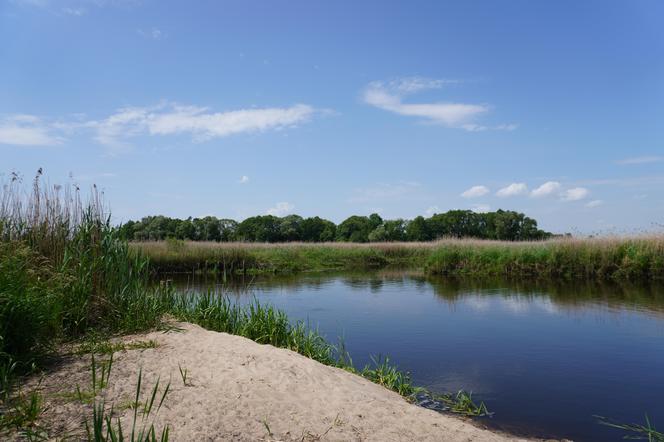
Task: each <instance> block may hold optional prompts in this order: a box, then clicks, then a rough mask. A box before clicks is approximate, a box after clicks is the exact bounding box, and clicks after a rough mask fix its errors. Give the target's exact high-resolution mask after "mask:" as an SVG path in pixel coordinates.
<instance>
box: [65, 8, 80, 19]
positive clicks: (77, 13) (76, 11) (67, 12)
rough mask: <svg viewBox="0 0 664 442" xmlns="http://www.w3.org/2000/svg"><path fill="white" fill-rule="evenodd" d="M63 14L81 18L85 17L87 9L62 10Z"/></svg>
mask: <svg viewBox="0 0 664 442" xmlns="http://www.w3.org/2000/svg"><path fill="white" fill-rule="evenodd" d="M62 12H63V13H64V14H67V15H73V16H76V17H81V16H83V15H85V9H83V8H62Z"/></svg>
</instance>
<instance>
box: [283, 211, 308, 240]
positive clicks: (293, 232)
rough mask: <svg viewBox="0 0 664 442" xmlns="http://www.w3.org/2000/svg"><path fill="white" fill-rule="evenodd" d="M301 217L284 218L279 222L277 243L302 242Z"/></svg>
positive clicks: (290, 216) (289, 216)
mask: <svg viewBox="0 0 664 442" xmlns="http://www.w3.org/2000/svg"><path fill="white" fill-rule="evenodd" d="M302 221H303V219H302V217H301V216H299V215H288V216H284V217H283V218H281V219H280V220H279V241H301V240H302Z"/></svg>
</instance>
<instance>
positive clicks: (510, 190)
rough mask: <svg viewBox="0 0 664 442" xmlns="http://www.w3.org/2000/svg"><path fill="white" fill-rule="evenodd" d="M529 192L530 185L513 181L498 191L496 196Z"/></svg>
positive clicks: (505, 196)
mask: <svg viewBox="0 0 664 442" xmlns="http://www.w3.org/2000/svg"><path fill="white" fill-rule="evenodd" d="M527 193H528V186H527V185H526V183H512V184H510V185H509V186H506V187H503V188H502V189H500V190H498V192H496V196H499V197H501V198H507V197H510V196H517V195H525V194H527Z"/></svg>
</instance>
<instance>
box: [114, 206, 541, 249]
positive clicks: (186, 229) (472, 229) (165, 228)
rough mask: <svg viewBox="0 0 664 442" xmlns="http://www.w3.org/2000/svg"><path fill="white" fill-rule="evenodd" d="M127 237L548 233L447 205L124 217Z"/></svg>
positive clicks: (499, 236) (518, 219) (345, 238)
mask: <svg viewBox="0 0 664 442" xmlns="http://www.w3.org/2000/svg"><path fill="white" fill-rule="evenodd" d="M119 232H120V235H121V236H122V237H123V238H124V239H127V240H135V241H158V240H163V239H166V238H177V239H186V240H192V241H218V242H219V241H224V242H228V241H248V242H290V241H304V242H328V241H342V242H358V243H363V242H378V241H431V240H434V239H438V238H444V237H454V238H480V239H496V240H506V241H521V240H542V239H547V238H549V237H551V236H552V234H551V233H549V232H545V231H543V230H540V229H539V228H538V227H537V221H535V220H534V219H532V218H529V217H527V216H525V215H524V214H523V213H518V212H514V211H510V210H497V211H495V212H486V213H476V212H473V211H471V210H450V211H448V212H445V213H437V214H435V215H433V216H431V217H429V218H425V217H423V216H418V217H416V218H414V219H412V220H405V219H393V220H385V219H383V218H382V217H381V216H380V215H378V214H377V213H373V214H371V215H369V216H359V215H354V216H351V217H349V218H347V219H345V220H344V221H343V222H342V223H340V224H338V225H337V224H335V223H333V222H332V221H329V220H326V219H323V218H320V217H318V216H314V217H309V218H303V217H301V216H299V215H288V216H284V217H277V216H273V215H259V216H252V217H250V218H247V219H245V220H244V221H242V222H237V221H235V220H232V219H219V218H216V217H213V216H206V217H204V218H191V217H189V218H187V219H177V218H169V217H166V216H161V215H159V216H147V217H144V218H143V219H141V220H140V221H128V222H127V223H125V224H123V225H121V226H120V227H119Z"/></svg>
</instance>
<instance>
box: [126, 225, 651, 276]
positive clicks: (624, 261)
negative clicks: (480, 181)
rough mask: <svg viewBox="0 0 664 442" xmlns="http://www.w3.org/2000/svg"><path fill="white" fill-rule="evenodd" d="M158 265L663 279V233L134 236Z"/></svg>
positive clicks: (135, 247) (231, 270) (165, 269)
mask: <svg viewBox="0 0 664 442" xmlns="http://www.w3.org/2000/svg"><path fill="white" fill-rule="evenodd" d="M130 247H131V250H132V251H134V252H136V253H138V254H141V255H143V256H146V257H148V258H149V259H150V265H151V268H152V269H153V271H156V272H160V273H171V272H173V273H175V272H219V273H222V274H227V275H232V274H236V273H297V272H311V271H329V270H344V269H376V268H385V267H390V266H399V267H403V268H412V269H419V270H423V271H424V272H425V273H427V274H430V275H448V276H457V275H459V276H461V275H470V276H509V277H515V278H520V277H522V278H533V277H547V278H551V277H555V278H565V279H591V280H651V279H664V235H650V236H634V237H602V238H587V239H576V238H561V239H554V240H548V241H532V242H509V241H483V240H471V239H468V240H464V239H460V240H459V239H456V240H455V239H446V240H440V241H434V242H423V243H412V242H411V243H396V242H395V243H366V244H350V243H317V244H316V243H281V244H263V243H215V242H193V241H178V240H168V241H160V242H134V243H131V244H130Z"/></svg>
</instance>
